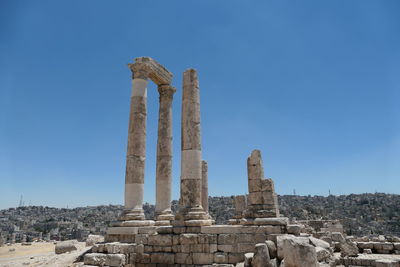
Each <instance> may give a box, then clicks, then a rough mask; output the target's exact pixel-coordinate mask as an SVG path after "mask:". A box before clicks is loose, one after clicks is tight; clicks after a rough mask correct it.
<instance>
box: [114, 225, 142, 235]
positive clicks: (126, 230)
mask: <svg viewBox="0 0 400 267" xmlns="http://www.w3.org/2000/svg"><path fill="white" fill-rule="evenodd" d="M138 232H139V227H109V228H108V229H107V234H108V235H136V234H138Z"/></svg>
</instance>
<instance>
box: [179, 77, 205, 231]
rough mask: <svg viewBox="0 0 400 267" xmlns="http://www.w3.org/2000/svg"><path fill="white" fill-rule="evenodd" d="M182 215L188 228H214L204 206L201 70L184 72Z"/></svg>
mask: <svg viewBox="0 0 400 267" xmlns="http://www.w3.org/2000/svg"><path fill="white" fill-rule="evenodd" d="M181 129H182V144H181V145H182V155H181V203H182V207H181V209H182V210H181V211H180V212H181V213H183V219H184V220H185V225H187V226H199V225H211V220H209V218H208V215H207V213H206V212H205V211H204V209H203V207H202V205H201V191H202V190H201V187H202V182H201V181H202V179H201V178H202V166H201V165H202V164H201V131H200V92H199V81H198V77H197V71H196V70H194V69H189V70H186V71H185V72H184V73H183V92H182V128H181Z"/></svg>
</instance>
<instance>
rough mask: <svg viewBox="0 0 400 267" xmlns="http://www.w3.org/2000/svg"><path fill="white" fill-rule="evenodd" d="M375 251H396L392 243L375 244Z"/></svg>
mask: <svg viewBox="0 0 400 267" xmlns="http://www.w3.org/2000/svg"><path fill="white" fill-rule="evenodd" d="M374 249H376V250H388V251H390V250H393V249H394V246H393V243H390V242H375V243H374Z"/></svg>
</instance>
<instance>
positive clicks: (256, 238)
mask: <svg viewBox="0 0 400 267" xmlns="http://www.w3.org/2000/svg"><path fill="white" fill-rule="evenodd" d="M265 240H267V234H264V233H259V234H256V235H254V238H253V242H254V243H263V242H264V241H265Z"/></svg>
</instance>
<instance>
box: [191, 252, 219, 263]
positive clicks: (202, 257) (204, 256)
mask: <svg viewBox="0 0 400 267" xmlns="http://www.w3.org/2000/svg"><path fill="white" fill-rule="evenodd" d="M192 257H193V264H212V263H213V260H214V255H213V254H211V253H192Z"/></svg>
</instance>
